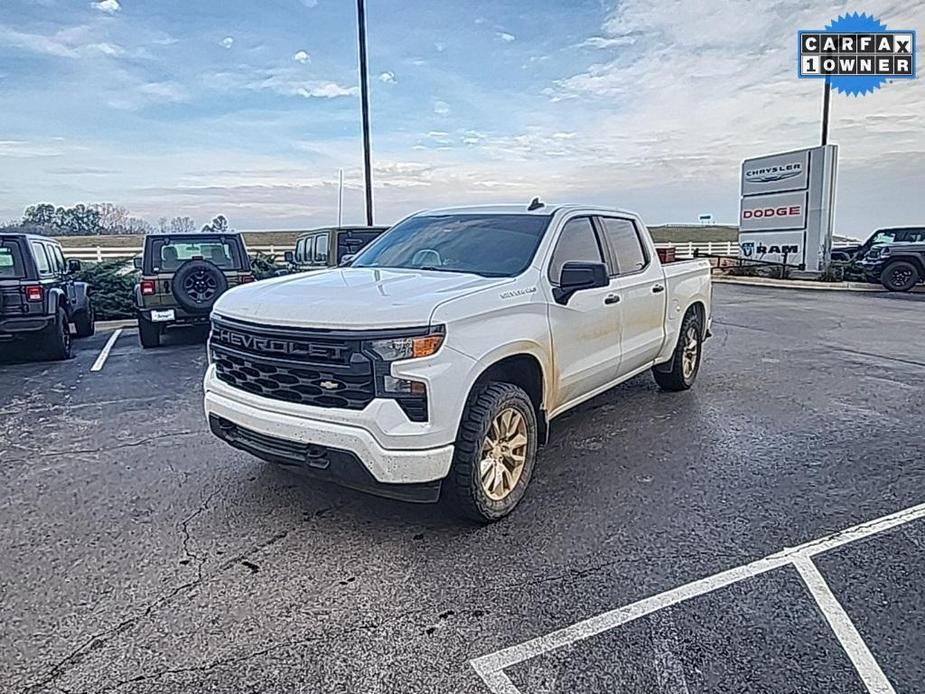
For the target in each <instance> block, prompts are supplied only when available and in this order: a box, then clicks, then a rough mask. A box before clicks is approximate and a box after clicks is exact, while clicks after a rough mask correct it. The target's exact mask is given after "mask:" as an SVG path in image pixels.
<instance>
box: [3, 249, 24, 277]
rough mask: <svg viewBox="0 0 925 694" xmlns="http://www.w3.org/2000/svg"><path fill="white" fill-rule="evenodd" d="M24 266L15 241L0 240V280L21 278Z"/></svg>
mask: <svg viewBox="0 0 925 694" xmlns="http://www.w3.org/2000/svg"><path fill="white" fill-rule="evenodd" d="M25 276H26V268H25V265H24V264H23V261H22V253H20V251H19V244H18V243H17V242H16V241H0V280H9V279H22V278H23V277H25Z"/></svg>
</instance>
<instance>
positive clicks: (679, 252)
mask: <svg viewBox="0 0 925 694" xmlns="http://www.w3.org/2000/svg"><path fill="white" fill-rule="evenodd" d="M655 245H656V247H657V248H671V247H674V248H675V249H676V256H677V257H678V258H693V257H694V251H700V252H701V253H707V254H709V255H728V256H733V257H734V256H737V255H738V254H739V244H738V243H736V242H735V241H707V242H705V243H694V242H693V241H688V242H687V243H657V244H655ZM846 245H850V244H845V243H836V244H834V247H836V248H838V247H839V246H846ZM247 249H248V250H249V251H250V252H251V253H252V254H254V253H266V254H268V255H275V256H277V261H278V262H282V258H283V253H284V252H285V251H288V250H292V248H291V247H290V246H248V247H247ZM141 252H142V248H141V246H126V247H124V248H113V247H110V246H84V247H75V248H68V247H65V248H64V255H65V256H66V257H68V258H77V259H79V260H91V261H96V262H102V261H103V260H114V259H116V258H134V257H135V256H136V255H141Z"/></svg>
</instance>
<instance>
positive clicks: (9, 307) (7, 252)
mask: <svg viewBox="0 0 925 694" xmlns="http://www.w3.org/2000/svg"><path fill="white" fill-rule="evenodd" d="M79 271H80V261H79V260H70V261H65V260H64V254H63V253H62V252H61V246H60V245H59V244H58V242H57V241H55V240H53V239H50V238H46V237H44V236H34V235H32V234H4V233H2V232H0V349H2V346H3V345H7V344H12V343H14V342H20V343H23V344H27V345H29V346H30V347H32V348H33V350H34V351H33V353H34V354H36V355H37V356H38V357H39V358H41V359H49V360H59V359H69V358H70V356H71V323H73V324H74V327H75V329H76V332H77V335H78V337H89V336H90V335H92V334H93V333H94V331H95V329H96V326H95V319H94V313H93V303H92V302H91V301H90V295H89V289H88V286H87V283H86V282H78V281H76V280H75V279H74V277H75V275H76V273H77V272H79Z"/></svg>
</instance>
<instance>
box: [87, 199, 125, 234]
mask: <svg viewBox="0 0 925 694" xmlns="http://www.w3.org/2000/svg"><path fill="white" fill-rule="evenodd" d="M90 209H91V210H94V211H95V212H97V213H98V214H99V216H100V222H99V224H100V229H102V233H104V234H123V233H132V232H129V231H127V229H126V227H127V222H128V220H129V212H128V210H127V209H125V208H124V207H122V206H121V205H115V204H113V203H111V202H100V203H97V204H95V205H90Z"/></svg>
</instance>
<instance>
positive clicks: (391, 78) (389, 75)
mask: <svg viewBox="0 0 925 694" xmlns="http://www.w3.org/2000/svg"><path fill="white" fill-rule="evenodd" d="M379 81H380V82H385V83H386V84H395V83H396V82H397V81H398V80H397V79H395V73H394V72H392V71H391V70H386V71H385V72H383V73H382V74H380V75H379Z"/></svg>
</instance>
